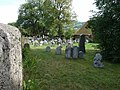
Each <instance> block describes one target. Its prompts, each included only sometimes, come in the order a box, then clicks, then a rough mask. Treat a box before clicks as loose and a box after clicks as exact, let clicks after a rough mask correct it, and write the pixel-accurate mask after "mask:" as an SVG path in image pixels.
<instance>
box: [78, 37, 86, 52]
mask: <svg viewBox="0 0 120 90" xmlns="http://www.w3.org/2000/svg"><path fill="white" fill-rule="evenodd" d="M79 51H82V52H83V53H85V52H86V50H85V35H80V39H79Z"/></svg>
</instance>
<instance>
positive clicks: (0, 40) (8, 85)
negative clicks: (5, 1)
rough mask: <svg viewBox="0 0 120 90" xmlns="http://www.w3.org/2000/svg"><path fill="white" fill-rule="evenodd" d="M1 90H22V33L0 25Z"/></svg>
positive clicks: (13, 28)
mask: <svg viewBox="0 0 120 90" xmlns="http://www.w3.org/2000/svg"><path fill="white" fill-rule="evenodd" d="M0 90H22V52H21V34H20V31H19V30H18V29H17V28H15V27H13V26H9V25H5V24H1V23H0Z"/></svg>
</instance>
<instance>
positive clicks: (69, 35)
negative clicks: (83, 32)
mask: <svg viewBox="0 0 120 90" xmlns="http://www.w3.org/2000/svg"><path fill="white" fill-rule="evenodd" d="M74 32H75V31H74V30H73V28H70V29H69V30H66V32H65V38H66V39H70V38H71V37H72V36H73V34H74Z"/></svg>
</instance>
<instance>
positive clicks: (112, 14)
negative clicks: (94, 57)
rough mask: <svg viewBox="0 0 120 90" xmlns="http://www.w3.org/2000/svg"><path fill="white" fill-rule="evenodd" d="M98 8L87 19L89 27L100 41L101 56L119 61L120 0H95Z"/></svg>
mask: <svg viewBox="0 0 120 90" xmlns="http://www.w3.org/2000/svg"><path fill="white" fill-rule="evenodd" d="M95 1H96V2H95V4H96V6H97V7H98V9H99V12H97V13H96V14H95V15H94V16H93V18H91V20H90V21H89V27H90V28H92V30H93V34H94V36H95V38H96V39H97V41H98V42H99V43H100V47H101V53H102V55H103V58H104V59H106V60H109V61H112V62H120V1H119V0H95Z"/></svg>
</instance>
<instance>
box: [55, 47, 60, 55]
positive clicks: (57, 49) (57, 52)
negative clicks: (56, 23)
mask: <svg viewBox="0 0 120 90" xmlns="http://www.w3.org/2000/svg"><path fill="white" fill-rule="evenodd" d="M61 48H62V47H61V46H58V47H57V48H56V51H55V53H56V54H57V55H60V54H62V50H61Z"/></svg>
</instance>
